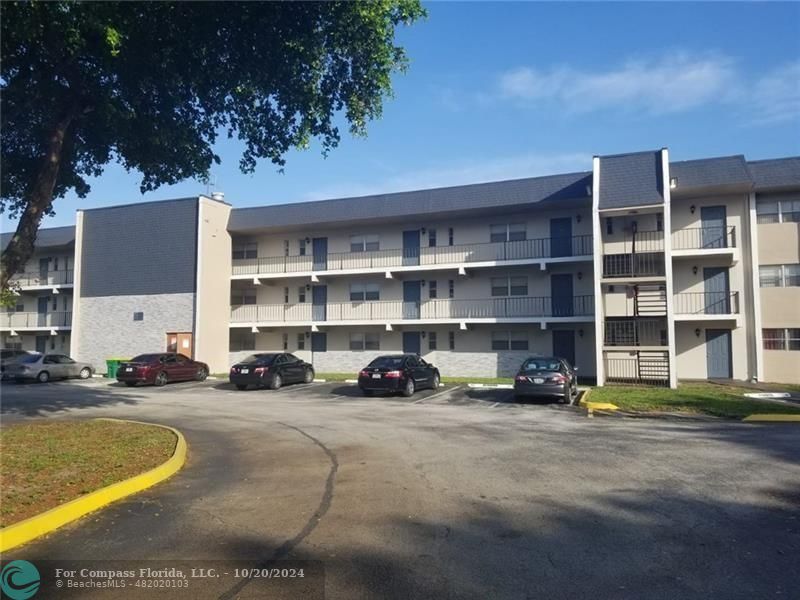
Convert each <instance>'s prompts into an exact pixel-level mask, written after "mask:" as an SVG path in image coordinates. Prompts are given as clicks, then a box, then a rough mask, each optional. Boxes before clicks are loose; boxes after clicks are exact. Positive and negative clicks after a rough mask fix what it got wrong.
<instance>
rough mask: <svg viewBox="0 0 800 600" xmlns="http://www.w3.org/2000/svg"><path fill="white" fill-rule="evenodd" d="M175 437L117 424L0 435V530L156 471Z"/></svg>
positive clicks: (16, 429)
mask: <svg viewBox="0 0 800 600" xmlns="http://www.w3.org/2000/svg"><path fill="white" fill-rule="evenodd" d="M176 441H177V440H176V439H175V434H173V433H172V432H171V431H168V430H166V429H163V428H161V427H153V426H150V425H139V424H135V423H115V422H111V421H58V422H37V423H25V424H19V425H8V426H4V427H3V428H2V429H0V526H2V527H5V526H7V525H11V524H12V523H16V522H18V521H22V520H23V519H27V518H28V517H32V516H34V515H37V514H39V513H41V512H44V511H45V510H48V509H51V508H54V507H55V506H58V505H59V504H63V503H64V502H68V501H69V500H74V499H75V498H78V497H79V496H82V495H84V494H88V493H89V492H92V491H94V490H97V489H99V488H102V487H105V486H107V485H111V484H112V483H116V482H118V481H122V480H123V479H127V478H129V477H132V476H134V475H138V474H139V473H143V472H145V471H148V470H149V469H152V468H153V467H156V466H158V465H160V464H161V463H163V462H164V461H166V460H167V459H168V458H169V457H171V456H172V453H173V452H174V451H175V444H176Z"/></svg>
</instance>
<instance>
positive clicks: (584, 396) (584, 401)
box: [578, 388, 593, 406]
mask: <svg viewBox="0 0 800 600" xmlns="http://www.w3.org/2000/svg"><path fill="white" fill-rule="evenodd" d="M592 389H593V388H589V389H588V390H586V391H585V392H583V395H582V396H581V401H580V402H578V404H579V405H580V406H586V402H588V400H586V399H587V398H588V397H589V394H591V393H592Z"/></svg>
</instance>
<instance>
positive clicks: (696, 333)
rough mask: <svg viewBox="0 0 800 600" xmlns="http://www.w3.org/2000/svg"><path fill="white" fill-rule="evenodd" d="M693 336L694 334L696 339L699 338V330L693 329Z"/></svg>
mask: <svg viewBox="0 0 800 600" xmlns="http://www.w3.org/2000/svg"><path fill="white" fill-rule="evenodd" d="M694 334H695V335H696V336H697V337H700V329H695V330H694Z"/></svg>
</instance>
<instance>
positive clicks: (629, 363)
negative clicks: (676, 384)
mask: <svg viewBox="0 0 800 600" xmlns="http://www.w3.org/2000/svg"><path fill="white" fill-rule="evenodd" d="M637 354H638V356H635V357H631V358H605V359H604V360H603V363H604V368H605V375H606V382H607V383H620V384H629V385H654V386H661V387H663V386H669V357H668V355H667V354H666V353H656V352H652V353H644V352H640V353H637Z"/></svg>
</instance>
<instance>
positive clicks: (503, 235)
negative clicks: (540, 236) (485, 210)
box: [489, 223, 527, 242]
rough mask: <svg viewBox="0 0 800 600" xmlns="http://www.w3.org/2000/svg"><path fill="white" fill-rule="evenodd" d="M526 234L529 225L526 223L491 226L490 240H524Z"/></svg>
mask: <svg viewBox="0 0 800 600" xmlns="http://www.w3.org/2000/svg"><path fill="white" fill-rule="evenodd" d="M526 235H527V227H526V226H525V223H509V224H505V225H490V226H489V240H490V241H492V242H519V241H522V240H524V239H525V238H526Z"/></svg>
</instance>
